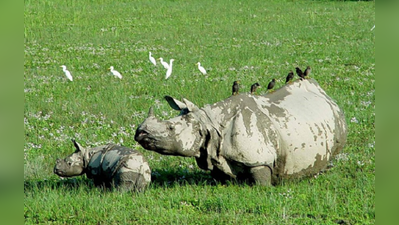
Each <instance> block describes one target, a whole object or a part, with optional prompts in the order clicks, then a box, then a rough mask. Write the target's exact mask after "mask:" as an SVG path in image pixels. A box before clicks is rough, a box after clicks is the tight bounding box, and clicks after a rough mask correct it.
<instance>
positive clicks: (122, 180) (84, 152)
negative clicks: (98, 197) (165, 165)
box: [54, 140, 151, 191]
mask: <svg viewBox="0 0 399 225" xmlns="http://www.w3.org/2000/svg"><path fill="white" fill-rule="evenodd" d="M72 142H73V143H74V146H75V148H76V151H75V152H74V153H72V154H71V155H69V156H67V157H66V158H65V159H57V161H56V164H55V166H54V173H55V174H57V175H58V176H60V177H72V176H79V175H83V174H86V176H87V177H88V178H90V179H93V181H94V184H95V185H96V186H104V187H107V188H109V187H116V188H118V189H121V190H126V191H143V190H145V188H146V187H147V186H148V185H149V183H150V182H151V169H150V167H149V165H148V162H147V161H146V159H145V158H144V156H143V155H142V154H141V153H140V152H138V151H136V150H133V149H130V148H127V147H123V146H119V145H116V144H107V145H102V146H98V147H95V148H90V149H85V148H83V147H82V146H81V145H80V144H79V143H77V142H76V141H75V140H72Z"/></svg>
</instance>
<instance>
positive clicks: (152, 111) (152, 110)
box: [148, 106, 154, 117]
mask: <svg viewBox="0 0 399 225" xmlns="http://www.w3.org/2000/svg"><path fill="white" fill-rule="evenodd" d="M148 117H154V107H152V106H151V107H150V110H148Z"/></svg>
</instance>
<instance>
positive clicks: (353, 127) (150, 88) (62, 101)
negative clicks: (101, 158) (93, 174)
mask: <svg viewBox="0 0 399 225" xmlns="http://www.w3.org/2000/svg"><path fill="white" fill-rule="evenodd" d="M374 11H375V3H374V2H335V1H245V2H239V1H223V0H221V1H197V0H189V1H161V0H152V1H122V0H118V1H115V0H112V1H111V0H100V1H91V0H81V1H61V0H55V1H50V0H44V1H31V0H26V1H25V10H24V17H25V27H24V37H25V43H24V46H25V52H24V55H25V61H24V93H25V103H24V130H25V145H24V146H25V147H24V153H25V154H24V156H25V161H24V187H25V188H24V194H25V200H24V218H25V223H27V224H31V223H61V224H62V223H65V224H71V223H89V224H91V223H104V224H121V223H122V224H124V223H135V224H143V223H154V224H182V223H183V224H238V223H240V224H242V223H245V224H333V223H347V224H353V223H359V224H372V223H374V222H375V203H374V202H375V133H374V122H375V54H374V53H375V45H374V42H375V35H374V31H370V28H371V27H372V26H373V25H374V24H375V13H374ZM149 51H151V52H152V53H153V55H154V57H156V58H159V57H163V58H164V59H165V60H167V61H169V59H171V58H174V59H175V62H174V67H173V73H172V76H171V77H170V78H169V79H168V80H165V79H164V76H165V73H166V71H165V70H164V69H163V67H162V66H161V65H157V66H156V67H154V66H153V65H152V64H151V63H150V62H149V60H148V52H149ZM198 61H200V62H201V64H202V65H203V66H204V67H205V68H206V69H207V71H208V75H206V76H204V75H202V74H201V73H200V72H199V71H198V70H197V68H196V66H195V63H196V62H198ZM158 64H159V61H158ZM61 65H66V66H67V68H68V70H70V71H71V73H72V75H73V76H74V81H73V82H69V81H68V80H67V79H66V77H65V76H64V74H63V72H62V69H61V68H60V66H61ZM307 65H310V66H312V68H313V70H312V74H311V76H312V77H313V78H315V79H316V80H317V81H318V82H319V83H320V85H321V86H322V87H323V88H324V89H325V90H326V92H327V93H328V94H329V95H330V96H331V97H332V98H333V99H334V100H335V101H336V102H337V103H338V105H340V107H341V108H342V109H343V110H344V112H345V115H346V119H347V123H348V127H349V136H348V143H347V146H346V147H345V149H344V150H343V153H342V154H340V155H339V157H338V158H337V159H336V160H334V161H333V165H334V167H333V168H332V169H330V170H329V171H327V172H326V173H323V174H320V175H318V176H316V177H313V178H306V179H301V180H296V181H286V182H284V183H283V184H281V185H279V186H276V187H272V188H267V187H257V186H253V187H251V186H246V185H244V184H228V185H221V184H218V183H215V182H214V181H213V180H212V178H211V177H210V176H209V174H208V173H207V172H205V171H201V170H200V169H199V168H198V167H197V166H196V164H195V160H193V159H192V158H178V157H167V156H162V155H158V154H156V153H153V152H149V151H145V150H144V149H143V148H141V147H140V146H139V145H138V144H137V143H136V142H135V141H134V138H133V136H134V133H135V129H136V128H137V125H138V124H140V123H141V122H142V121H143V119H144V118H145V117H146V114H147V111H148V108H149V107H150V106H152V105H155V113H156V114H157V116H159V117H160V118H163V119H167V118H171V117H173V116H176V115H177V112H175V111H173V110H172V109H170V107H169V106H168V105H167V103H166V102H165V101H164V100H163V96H164V95H170V96H173V97H177V98H180V97H185V98H187V99H189V100H191V101H193V102H194V103H196V104H197V105H198V106H203V105H204V104H209V103H213V102H216V101H220V100H222V99H224V98H226V97H228V96H229V95H230V94H231V92H230V91H231V85H232V83H233V81H234V80H240V81H241V89H240V90H241V92H248V91H249V87H250V85H251V84H252V83H255V82H259V83H260V84H261V85H263V86H264V87H265V86H266V85H267V83H268V82H269V81H270V80H271V79H272V78H276V79H277V84H276V87H277V88H278V87H280V86H282V85H283V83H284V79H285V76H286V75H287V73H288V72H289V70H293V69H294V68H295V67H296V66H300V67H302V68H304V67H306V66H307ZM110 66H114V67H115V69H116V70H118V71H119V72H121V73H122V75H123V79H122V80H119V79H117V78H115V77H113V76H112V75H110V73H109V71H108V70H107V68H109V67H110ZM265 91H266V90H265V88H261V89H260V90H259V93H263V92H265ZM70 138H76V139H77V140H78V141H79V142H81V143H83V144H84V145H85V146H96V145H100V144H104V143H107V142H114V143H119V144H123V145H125V146H129V147H132V148H135V149H138V150H139V151H141V152H143V154H145V156H146V157H147V158H148V160H149V161H150V166H151V168H152V170H153V182H152V184H151V186H150V188H149V189H148V190H147V191H146V192H145V193H142V194H132V193H118V192H110V191H103V190H100V189H97V188H95V187H93V185H92V184H91V182H90V181H89V180H87V179H86V178H84V177H79V178H74V179H70V180H67V181H65V180H62V181H61V180H59V179H58V178H57V177H56V176H55V175H54V174H53V173H52V167H53V165H54V162H55V159H56V158H59V157H63V156H65V155H66V154H69V153H70V152H72V151H73V149H72V145H71V143H70V141H69V139H70Z"/></svg>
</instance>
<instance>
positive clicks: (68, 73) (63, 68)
mask: <svg viewBox="0 0 399 225" xmlns="http://www.w3.org/2000/svg"><path fill="white" fill-rule="evenodd" d="M60 67H62V71H64V73H65V75H66V76H67V78H68V79H69V80H70V81H73V78H72V75H71V72H69V71H68V70H67V69H66V66H65V65H62V66H60Z"/></svg>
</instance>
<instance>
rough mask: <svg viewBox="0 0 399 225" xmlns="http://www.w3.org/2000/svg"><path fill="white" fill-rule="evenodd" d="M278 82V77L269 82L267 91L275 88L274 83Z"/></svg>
mask: <svg viewBox="0 0 399 225" xmlns="http://www.w3.org/2000/svg"><path fill="white" fill-rule="evenodd" d="M275 84H276V79H274V78H273V79H272V81H270V82H269V84H268V85H267V91H269V90H271V91H273V90H272V89H273V88H274V85H275Z"/></svg>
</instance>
